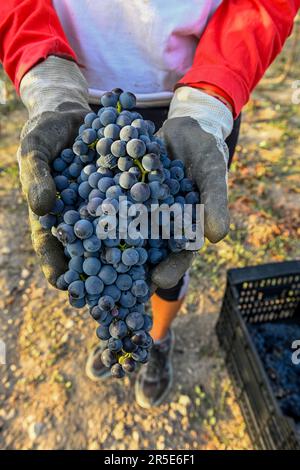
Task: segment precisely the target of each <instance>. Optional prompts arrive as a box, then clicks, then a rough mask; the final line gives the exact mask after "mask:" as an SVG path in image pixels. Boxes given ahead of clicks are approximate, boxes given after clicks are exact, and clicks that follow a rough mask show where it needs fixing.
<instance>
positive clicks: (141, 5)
mask: <svg viewBox="0 0 300 470" xmlns="http://www.w3.org/2000/svg"><path fill="white" fill-rule="evenodd" d="M220 3H221V0H53V5H54V7H55V10H56V12H57V14H58V16H59V18H60V21H61V24H62V27H63V29H64V32H65V34H66V36H67V38H68V40H69V43H70V45H71V47H72V48H73V50H74V51H75V53H76V55H77V58H78V61H79V65H80V67H81V70H82V72H83V74H84V75H85V77H86V79H87V82H88V85H89V94H90V102H92V103H93V102H94V103H95V102H98V101H99V96H101V95H102V94H103V93H104V92H105V91H107V90H111V89H112V88H116V87H118V88H122V89H124V90H126V91H131V92H133V93H135V95H136V96H137V101H138V105H139V106H155V105H166V104H168V103H169V102H170V99H171V97H172V94H173V93H172V90H173V88H174V85H175V84H176V82H177V81H178V80H179V79H180V78H181V77H182V76H183V75H184V74H185V73H186V72H187V70H188V69H189V68H190V67H191V65H192V62H193V57H194V53H195V49H196V47H197V44H198V42H199V38H200V36H201V34H202V32H203V30H204V29H205V27H206V25H207V22H208V20H209V18H210V17H211V15H212V14H213V12H214V11H215V10H216V8H217V7H218V6H219V4H220Z"/></svg>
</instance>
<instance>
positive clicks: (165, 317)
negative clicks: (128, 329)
mask: <svg viewBox="0 0 300 470" xmlns="http://www.w3.org/2000/svg"><path fill="white" fill-rule="evenodd" d="M183 301H184V297H183V298H182V299H179V300H174V301H169V300H163V299H161V298H160V297H158V295H156V294H153V295H152V297H151V306H152V315H153V327H152V330H151V331H150V334H151V336H152V338H153V340H154V341H160V340H162V339H164V338H165V337H166V335H167V333H168V330H169V328H170V326H171V323H172V321H173V319H174V318H175V317H176V315H177V313H178V312H179V310H180V307H181V305H182V303H183Z"/></svg>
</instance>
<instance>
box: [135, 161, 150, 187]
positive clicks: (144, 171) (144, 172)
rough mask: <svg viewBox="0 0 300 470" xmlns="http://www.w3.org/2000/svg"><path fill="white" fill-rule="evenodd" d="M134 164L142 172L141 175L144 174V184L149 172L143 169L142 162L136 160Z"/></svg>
mask: <svg viewBox="0 0 300 470" xmlns="http://www.w3.org/2000/svg"><path fill="white" fill-rule="evenodd" d="M133 162H134V164H135V165H136V166H137V167H138V168H139V169H140V170H141V173H142V183H144V182H145V178H146V175H147V174H148V171H146V170H145V169H144V167H143V165H142V164H141V162H140V161H139V160H138V159H137V158H135V159H134V160H133Z"/></svg>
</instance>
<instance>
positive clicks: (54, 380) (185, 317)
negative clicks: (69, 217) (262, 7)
mask: <svg viewBox="0 0 300 470" xmlns="http://www.w3.org/2000/svg"><path fill="white" fill-rule="evenodd" d="M290 44H291V40H289V44H288V45H287V47H286V49H285V51H284V53H283V54H282V55H281V57H280V59H279V60H277V61H276V63H275V64H274V65H273V66H272V67H271V69H270V71H269V72H268V76H269V77H276V76H278V74H279V73H280V72H281V71H282V70H283V66H284V62H285V61H286V58H287V57H288V54H289V51H290V48H291V45H290ZM298 48H299V50H298V52H299V51H300V46H298ZM298 58H299V53H298ZM299 77H300V66H299V60H298V61H295V62H294V65H293V67H292V70H291V71H290V73H289V76H288V78H287V79H286V80H285V81H284V82H283V83H282V84H278V85H276V84H270V83H265V84H263V83H262V84H261V86H260V87H259V88H258V89H257V90H256V92H255V93H254V94H253V96H252V99H251V101H250V102H249V104H248V105H247V107H246V109H245V111H244V113H243V124H242V129H241V136H240V141H239V145H238V148H237V152H236V156H235V159H234V163H233V165H232V169H231V172H230V177H229V184H230V206H231V218H232V222H231V232H230V234H229V236H228V237H227V238H226V239H225V240H224V241H223V242H221V243H219V244H218V245H217V246H213V245H209V244H207V245H206V246H205V247H204V249H203V250H202V252H201V253H200V254H199V256H198V258H197V260H196V262H195V265H194V267H193V271H192V283H191V288H190V292H189V295H188V297H187V301H186V303H185V306H184V308H183V310H182V312H181V314H180V315H179V317H178V318H177V319H176V320H175V323H174V329H175V334H176V338H177V341H176V347H175V353H174V366H175V384H174V389H173V391H172V393H171V395H170V397H169V399H168V401H167V402H166V403H165V404H163V405H162V406H160V407H158V408H155V409H153V410H150V411H149V410H147V411H145V410H142V409H140V408H139V407H138V406H137V405H136V404H135V401H134V390H133V384H134V377H132V378H130V379H129V378H126V379H125V380H123V381H118V380H113V379H108V380H106V381H105V382H102V383H100V384H95V383H92V382H90V381H89V379H88V378H87V377H86V376H85V373H84V368H85V361H86V358H87V354H88V351H89V349H90V347H91V346H92V345H94V344H95V341H96V340H95V323H94V322H93V320H92V319H91V318H89V316H88V314H87V313H86V312H85V311H84V310H82V311H76V310H74V309H72V308H71V307H70V306H69V305H68V302H67V299H66V295H65V293H63V292H58V291H56V290H54V289H53V288H51V287H49V286H48V285H47V283H46V281H45V280H44V279H43V277H42V274H41V272H40V269H39V266H38V263H37V260H36V257H35V255H34V252H33V250H32V247H31V243H30V234H29V229H28V223H27V211H26V204H25V201H24V198H23V196H22V194H21V190H20V185H19V180H18V169H17V164H16V157H15V154H16V150H17V145H18V136H19V133H20V130H21V127H22V125H23V123H24V122H25V119H26V112H25V110H24V109H23V108H22V105H21V104H20V103H19V102H18V101H17V100H16V98H15V96H14V94H13V93H12V92H11V88H10V87H9V88H8V90H9V93H8V95H9V96H8V98H9V99H8V103H7V104H6V105H1V107H0V110H1V111H2V112H1V119H0V162H1V163H0V165H1V168H0V339H1V340H2V341H4V342H5V343H6V346H7V364H6V365H0V448H1V449H252V447H253V446H252V444H251V442H250V440H249V437H248V434H247V431H246V429H245V423H244V420H243V417H242V415H241V412H240V409H239V406H238V403H237V402H236V400H235V397H234V392H233V388H232V385H231V383H230V380H229V377H228V374H227V371H226V365H225V363H224V359H223V355H222V351H221V350H220V348H219V346H218V342H217V338H216V334H215V330H214V327H215V323H216V321H217V318H218V314H219V311H220V305H221V300H222V296H223V293H224V288H225V276H226V270H227V269H229V268H231V267H237V266H247V265H253V264H258V263H263V262H269V261H282V260H286V259H295V258H296V257H299V253H300V251H299V248H300V244H299V235H300V231H299V208H300V192H299V184H298V187H297V183H299V173H300V169H299V163H298V162H299V153H300V134H299V127H300V104H293V103H292V95H293V92H294V91H295V90H294V89H293V88H292V84H293V83H294V82H295V80H297V79H299ZM116 85H117V84H116Z"/></svg>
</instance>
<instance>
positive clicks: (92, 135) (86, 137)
mask: <svg viewBox="0 0 300 470" xmlns="http://www.w3.org/2000/svg"><path fill="white" fill-rule="evenodd" d="M81 138H82V140H83V142H84V143H85V144H88V145H90V144H92V143H93V142H95V140H96V139H97V133H96V131H95V130H94V129H91V128H89V129H85V130H84V131H83V132H82V134H81Z"/></svg>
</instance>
